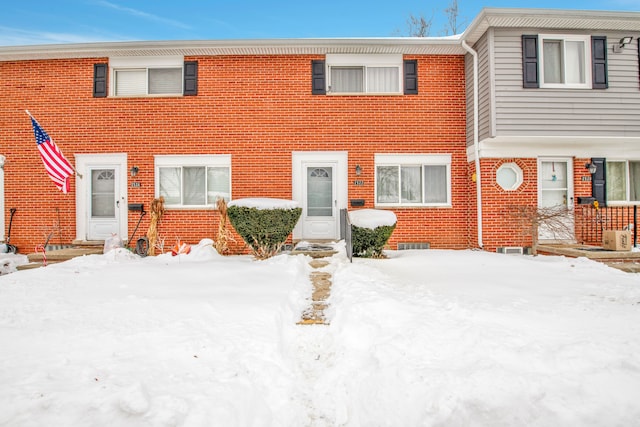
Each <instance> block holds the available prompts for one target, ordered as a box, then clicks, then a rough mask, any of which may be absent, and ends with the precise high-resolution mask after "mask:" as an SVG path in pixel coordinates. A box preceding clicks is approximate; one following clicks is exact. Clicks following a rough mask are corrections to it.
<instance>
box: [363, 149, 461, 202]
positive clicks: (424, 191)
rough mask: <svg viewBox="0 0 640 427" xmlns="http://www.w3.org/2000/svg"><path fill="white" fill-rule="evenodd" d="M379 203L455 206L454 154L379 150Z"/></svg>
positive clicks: (377, 198) (377, 184)
mask: <svg viewBox="0 0 640 427" xmlns="http://www.w3.org/2000/svg"><path fill="white" fill-rule="evenodd" d="M375 164H376V205H377V206H451V156H450V155H429V154H416V155H404V154H376V156H375Z"/></svg>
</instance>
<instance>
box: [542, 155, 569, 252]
mask: <svg viewBox="0 0 640 427" xmlns="http://www.w3.org/2000/svg"><path fill="white" fill-rule="evenodd" d="M543 162H545V163H549V162H558V163H566V166H567V167H566V174H567V176H566V186H565V187H562V188H564V189H566V200H565V205H566V207H567V209H568V210H569V212H570V213H571V214H573V210H574V184H573V158H572V157H538V159H537V168H538V173H537V175H538V207H542V206H541V201H542V181H543V178H544V177H543V176H542V163H543ZM566 228H567V232H568V233H569V234H565V235H562V233H561V234H557V233H554V232H553V231H551V233H549V232H547V233H546V234H545V230H544V227H543V226H541V227H540V229H539V233H538V238H539V241H540V242H548V243H553V242H559V243H564V242H575V221H574V219H573V215H570V216H568V217H567V223H566ZM560 231H562V230H560Z"/></svg>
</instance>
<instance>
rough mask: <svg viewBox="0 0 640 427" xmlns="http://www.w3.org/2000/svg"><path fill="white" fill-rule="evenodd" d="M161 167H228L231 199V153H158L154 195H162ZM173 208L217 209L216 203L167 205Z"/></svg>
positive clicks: (155, 164)
mask: <svg viewBox="0 0 640 427" xmlns="http://www.w3.org/2000/svg"><path fill="white" fill-rule="evenodd" d="M161 167H228V168H229V200H233V196H232V194H231V188H232V187H233V185H232V182H233V181H232V170H231V155H230V154H209V155H156V156H154V187H155V188H154V195H155V196H154V197H156V198H158V197H160V168H161ZM166 206H167V207H168V208H171V209H177V210H179V209H184V210H194V209H215V208H216V206H215V204H206V205H166Z"/></svg>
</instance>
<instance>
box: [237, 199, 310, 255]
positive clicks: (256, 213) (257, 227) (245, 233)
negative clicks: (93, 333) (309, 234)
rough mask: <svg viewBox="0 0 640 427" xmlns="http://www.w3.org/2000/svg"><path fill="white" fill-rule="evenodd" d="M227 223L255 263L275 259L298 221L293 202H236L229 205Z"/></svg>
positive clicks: (244, 200) (271, 200)
mask: <svg viewBox="0 0 640 427" xmlns="http://www.w3.org/2000/svg"><path fill="white" fill-rule="evenodd" d="M227 214H228V215H229V222H231V225H232V226H233V228H234V229H235V230H236V232H237V233H238V234H239V235H240V237H242V240H244V242H245V243H246V244H247V245H248V246H249V248H250V249H251V252H252V253H253V255H254V256H255V257H256V258H258V259H266V258H269V257H272V256H274V255H276V254H277V253H278V252H279V251H280V249H281V248H282V245H283V244H284V242H285V241H286V240H287V237H289V234H291V232H292V231H293V228H294V227H295V226H296V223H297V222H298V220H299V219H300V215H301V214H302V209H301V208H299V207H298V205H297V203H296V202H293V201H291V200H282V199H255V198H252V199H239V200H234V201H232V202H230V203H229V205H228V209H227Z"/></svg>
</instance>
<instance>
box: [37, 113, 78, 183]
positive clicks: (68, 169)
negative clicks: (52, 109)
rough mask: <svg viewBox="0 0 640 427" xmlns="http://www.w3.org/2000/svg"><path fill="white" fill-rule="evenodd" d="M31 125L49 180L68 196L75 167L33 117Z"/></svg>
mask: <svg viewBox="0 0 640 427" xmlns="http://www.w3.org/2000/svg"><path fill="white" fill-rule="evenodd" d="M31 124H32V125H33V133H34V135H35V136H36V143H37V144H38V151H40V158H41V159H42V163H44V168H45V169H46V170H47V174H48V175H49V178H51V180H52V181H53V182H54V184H55V185H56V187H58V190H60V191H62V192H63V193H64V194H67V193H68V192H69V179H68V178H69V177H70V176H71V175H73V172H74V169H73V166H71V163H69V161H68V160H67V159H66V158H65V157H64V156H63V155H62V152H61V151H60V149H59V148H58V146H57V145H56V143H55V142H53V141H52V140H51V138H50V137H49V135H47V133H46V132H45V131H44V129H42V128H41V127H40V125H39V124H38V122H37V121H36V119H34V118H33V117H31Z"/></svg>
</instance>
